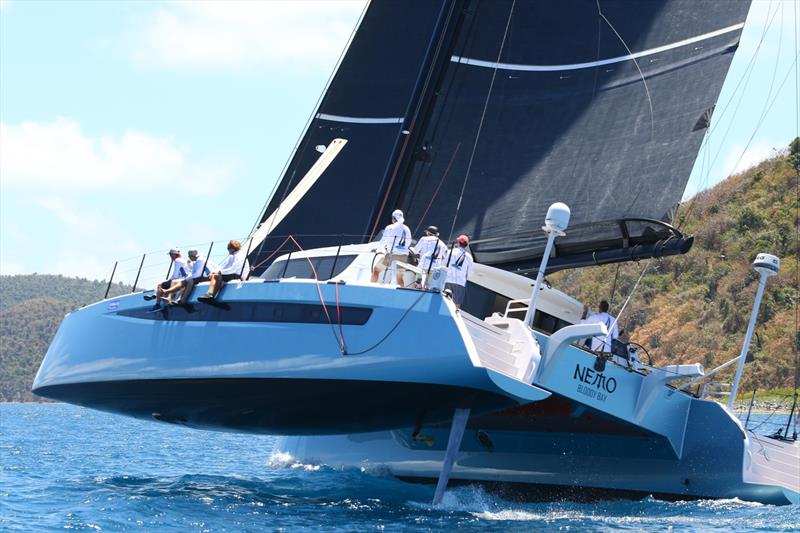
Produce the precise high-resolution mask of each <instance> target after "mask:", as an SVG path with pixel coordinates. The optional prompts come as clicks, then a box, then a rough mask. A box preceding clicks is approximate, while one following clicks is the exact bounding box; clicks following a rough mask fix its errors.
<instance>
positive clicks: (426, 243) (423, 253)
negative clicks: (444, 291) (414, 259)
mask: <svg viewBox="0 0 800 533" xmlns="http://www.w3.org/2000/svg"><path fill="white" fill-rule="evenodd" d="M414 251H416V252H417V253H418V254H419V265H418V266H419V268H420V269H422V278H421V281H420V283H421V285H422V287H426V286H427V285H428V282H429V281H430V279H429V278H430V276H431V272H432V271H433V269H434V268H436V267H438V266H440V265H441V264H442V263H443V261H444V258H445V256H446V255H447V245H446V244H445V243H443V242H442V241H441V240H439V228H437V227H436V226H428V229H426V230H425V236H424V237H422V238H421V239H420V240H419V242H417V245H416V246H415V247H414ZM422 280H424V281H422Z"/></svg>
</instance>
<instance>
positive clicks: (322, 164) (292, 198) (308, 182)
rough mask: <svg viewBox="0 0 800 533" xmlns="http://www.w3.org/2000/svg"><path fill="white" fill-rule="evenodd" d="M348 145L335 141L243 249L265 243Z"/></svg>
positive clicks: (344, 142)
mask: <svg viewBox="0 0 800 533" xmlns="http://www.w3.org/2000/svg"><path fill="white" fill-rule="evenodd" d="M345 144H347V139H338V138H337V139H334V140H333V141H331V143H330V144H329V145H328V147H327V148H326V149H325V151H324V152H323V153H322V155H320V156H319V159H317V162H316V163H314V165H312V167H311V168H310V169H308V172H307V173H306V175H305V176H303V179H301V180H300V182H299V183H298V184H297V186H296V187H295V188H294V189H292V192H290V193H289V194H288V195H286V198H285V199H284V200H283V202H281V204H280V205H279V206H278V207H277V208H276V209H275V211H273V212H272V214H271V215H270V216H269V217H267V219H266V220H264V222H262V223H261V224H260V225H259V226H258V228H257V229H256V231H255V232H253V234H252V235H251V236H250V237H249V238H248V239H247V240H246V241H245V242H244V244H243V247H244V249H246V250H255V249H256V248H257V247H258V246H260V245H261V243H262V242H264V239H266V238H267V237H268V236H269V234H270V232H271V231H272V230H273V229H274V228H275V227H277V226H278V225H279V224H280V222H281V221H282V220H283V219H284V218H285V217H286V215H288V214H289V213H290V212H291V211H292V209H294V207H295V206H296V205H297V204H298V202H300V200H301V199H302V198H303V196H305V194H306V193H307V192H308V191H309V190H311V187H313V186H314V184H315V183H316V182H317V180H318V179H319V178H320V176H322V173H323V172H325V170H326V169H327V168H328V167H329V166H330V164H331V163H333V160H334V159H336V156H338V155H339V152H341V151H342V148H344V145H345Z"/></svg>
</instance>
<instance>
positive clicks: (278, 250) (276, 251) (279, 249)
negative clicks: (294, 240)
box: [251, 235, 291, 270]
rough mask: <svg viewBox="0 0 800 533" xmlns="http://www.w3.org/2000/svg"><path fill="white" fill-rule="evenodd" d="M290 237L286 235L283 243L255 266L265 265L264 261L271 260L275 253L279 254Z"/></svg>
mask: <svg viewBox="0 0 800 533" xmlns="http://www.w3.org/2000/svg"><path fill="white" fill-rule="evenodd" d="M289 237H291V235H289ZM289 237H286V238H285V239H284V240H283V242H282V243H281V245H280V246H278V248H277V249H276V250H275V251H274V252H272V253H271V254H269V257H267V258H266V259H264V260H263V261H261V262H260V263H258V264H257V265H256V266H254V267H253V268H258V267H260V266H261V265H263V264H264V263H266V262H267V261H269V260H270V259H272V258H273V257H274V256H275V254H277V253H278V252H280V251H281V249H282V248H283V245H284V244H286V243H287V242H289ZM251 270H252V269H251Z"/></svg>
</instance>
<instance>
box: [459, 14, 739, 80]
mask: <svg viewBox="0 0 800 533" xmlns="http://www.w3.org/2000/svg"><path fill="white" fill-rule="evenodd" d="M743 27H744V22H741V23H739V24H734V25H733V26H728V27H727V28H722V29H719V30H715V31H712V32H709V33H704V34H703V35H697V36H695V37H690V38H688V39H684V40H682V41H677V42H674V43H670V44H665V45H664V46H659V47H656V48H651V49H649V50H643V51H641V52H636V53H633V54H627V55H624V56H618V57H611V58H608V59H600V60H598V61H589V62H587V63H571V64H566V65H522V64H519V63H496V62H493V61H484V60H482V59H472V58H469V57H462V56H455V55H454V56H452V57H451V58H450V61H451V62H453V63H463V64H465V65H472V66H475V67H486V68H499V69H503V70H518V71H529V72H553V71H561V70H579V69H584V68H591V67H598V66H602V65H611V64H613V63H622V62H623V61H629V60H631V59H637V58H640V57H646V56H649V55H653V54H658V53H661V52H666V51H667V50H672V49H674V48H679V47H681V46H686V45H689V44H694V43H697V42H700V41H705V40H706V39H710V38H712V37H717V36H719V35H724V34H726V33H730V32H732V31H736V30H740V29H742V28H743Z"/></svg>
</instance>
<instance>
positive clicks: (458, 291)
mask: <svg viewBox="0 0 800 533" xmlns="http://www.w3.org/2000/svg"><path fill="white" fill-rule="evenodd" d="M444 288H445V289H450V291H451V292H452V293H453V301H454V302H455V303H456V305H462V304H463V303H464V296H466V295H467V288H466V287H464V286H463V285H459V284H457V283H445V285H444Z"/></svg>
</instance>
